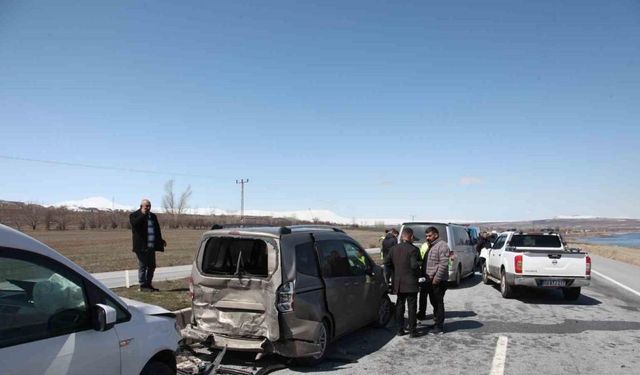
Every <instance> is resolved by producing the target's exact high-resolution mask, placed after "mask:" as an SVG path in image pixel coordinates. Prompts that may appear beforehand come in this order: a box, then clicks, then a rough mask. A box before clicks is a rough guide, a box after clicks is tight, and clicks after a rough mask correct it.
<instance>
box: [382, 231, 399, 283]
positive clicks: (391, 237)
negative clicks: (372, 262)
mask: <svg viewBox="0 0 640 375" xmlns="http://www.w3.org/2000/svg"><path fill="white" fill-rule="evenodd" d="M397 244H398V230H397V229H396V228H392V229H391V230H389V232H387V234H386V236H384V240H382V248H381V249H380V254H381V255H382V261H383V262H384V261H385V260H386V259H387V258H388V255H389V251H390V250H391V248H392V247H394V246H396V245H397ZM392 278H393V272H392V269H391V268H389V267H387V266H386V265H385V266H384V279H385V281H386V282H387V284H390V283H391V279H392Z"/></svg>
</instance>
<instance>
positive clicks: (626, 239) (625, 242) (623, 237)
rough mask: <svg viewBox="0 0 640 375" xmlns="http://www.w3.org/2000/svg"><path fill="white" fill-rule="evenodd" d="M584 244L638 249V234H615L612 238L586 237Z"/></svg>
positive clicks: (639, 239) (639, 246) (639, 235)
mask: <svg viewBox="0 0 640 375" xmlns="http://www.w3.org/2000/svg"><path fill="white" fill-rule="evenodd" d="M583 241H584V242H587V243H592V244H598V245H616V246H625V247H637V248H640V233H625V234H616V235H613V236H602V237H587V238H584V239H583Z"/></svg>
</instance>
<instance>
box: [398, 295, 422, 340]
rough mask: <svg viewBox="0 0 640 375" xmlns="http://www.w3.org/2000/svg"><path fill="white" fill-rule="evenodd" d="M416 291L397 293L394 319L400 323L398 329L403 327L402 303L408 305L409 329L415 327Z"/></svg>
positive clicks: (411, 329)
mask: <svg viewBox="0 0 640 375" xmlns="http://www.w3.org/2000/svg"><path fill="white" fill-rule="evenodd" d="M417 294H418V293H398V300H397V301H396V321H398V324H399V325H400V329H404V304H405V303H406V304H407V305H408V307H409V331H414V330H415V329H416V310H417V306H416V305H417V302H418V301H417V299H418V295H417Z"/></svg>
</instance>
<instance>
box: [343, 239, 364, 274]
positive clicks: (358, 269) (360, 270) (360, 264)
mask: <svg viewBox="0 0 640 375" xmlns="http://www.w3.org/2000/svg"><path fill="white" fill-rule="evenodd" d="M343 244H344V250H345V252H346V254H347V260H348V261H349V268H350V269H351V275H352V276H364V275H366V274H367V261H368V258H367V256H366V255H364V254H361V253H360V250H361V249H360V247H358V246H357V245H356V244H354V243H351V242H343Z"/></svg>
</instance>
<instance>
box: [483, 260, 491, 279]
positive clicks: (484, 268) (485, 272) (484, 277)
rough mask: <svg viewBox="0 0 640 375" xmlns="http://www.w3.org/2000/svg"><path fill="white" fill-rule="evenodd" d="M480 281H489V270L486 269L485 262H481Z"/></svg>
mask: <svg viewBox="0 0 640 375" xmlns="http://www.w3.org/2000/svg"><path fill="white" fill-rule="evenodd" d="M482 282H483V283H484V284H487V285H488V284H490V283H491V279H489V270H488V269H487V262H482Z"/></svg>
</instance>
